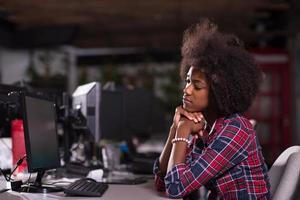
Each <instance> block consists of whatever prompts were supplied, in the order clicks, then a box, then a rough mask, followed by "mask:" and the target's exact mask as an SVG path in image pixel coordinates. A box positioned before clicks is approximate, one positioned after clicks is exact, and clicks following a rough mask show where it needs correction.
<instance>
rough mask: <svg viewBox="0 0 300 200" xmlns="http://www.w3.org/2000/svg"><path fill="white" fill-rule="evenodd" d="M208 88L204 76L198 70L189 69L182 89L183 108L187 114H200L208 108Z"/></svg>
mask: <svg viewBox="0 0 300 200" xmlns="http://www.w3.org/2000/svg"><path fill="white" fill-rule="evenodd" d="M208 96H209V87H208V84H207V82H206V78H205V74H204V73H203V72H201V71H200V70H199V69H196V68H194V67H193V66H192V67H190V69H189V71H188V73H187V75H186V85H185V88H184V89H183V99H182V102H183V108H184V109H186V110H187V111H189V112H200V111H203V110H204V109H205V108H207V107H208Z"/></svg>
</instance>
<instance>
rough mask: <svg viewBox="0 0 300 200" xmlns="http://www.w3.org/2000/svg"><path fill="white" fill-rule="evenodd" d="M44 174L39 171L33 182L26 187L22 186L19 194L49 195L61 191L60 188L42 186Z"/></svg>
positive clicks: (42, 171)
mask: <svg viewBox="0 0 300 200" xmlns="http://www.w3.org/2000/svg"><path fill="white" fill-rule="evenodd" d="M44 173H45V171H44V170H39V171H38V173H37V177H36V180H35V182H34V183H32V184H28V185H22V187H21V190H20V192H28V193H50V192H60V191H63V188H61V187H56V186H52V185H42V177H43V175H44Z"/></svg>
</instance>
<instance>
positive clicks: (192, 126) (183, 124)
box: [177, 117, 205, 138]
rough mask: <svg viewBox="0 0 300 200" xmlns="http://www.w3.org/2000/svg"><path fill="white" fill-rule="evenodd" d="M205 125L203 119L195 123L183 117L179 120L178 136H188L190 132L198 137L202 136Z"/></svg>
mask: <svg viewBox="0 0 300 200" xmlns="http://www.w3.org/2000/svg"><path fill="white" fill-rule="evenodd" d="M204 126H205V125H204V122H203V120H202V121H200V122H197V123H195V122H194V121H192V120H189V119H187V118H185V117H182V118H181V119H180V121H179V122H178V127H177V137H185V138H187V137H188V136H189V135H190V134H191V135H193V136H195V137H196V138H198V137H202V135H203V128H204Z"/></svg>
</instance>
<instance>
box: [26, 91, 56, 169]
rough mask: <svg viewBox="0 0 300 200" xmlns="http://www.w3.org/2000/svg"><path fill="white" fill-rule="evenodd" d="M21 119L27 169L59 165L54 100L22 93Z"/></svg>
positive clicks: (49, 167)
mask: <svg viewBox="0 0 300 200" xmlns="http://www.w3.org/2000/svg"><path fill="white" fill-rule="evenodd" d="M23 121H24V133H25V145H26V154H27V162H28V171H29V172H35V171H38V170H45V169H52V168H56V167H59V166H60V158H59V150H58V138H57V131H56V114H55V104H54V102H52V101H49V100H46V99H42V98H40V97H35V96H31V95H29V94H24V95H23Z"/></svg>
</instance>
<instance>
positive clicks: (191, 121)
mask: <svg viewBox="0 0 300 200" xmlns="http://www.w3.org/2000/svg"><path fill="white" fill-rule="evenodd" d="M205 123H206V121H205V119H204V116H203V115H202V113H201V112H194V113H191V112H188V111H186V110H185V109H183V108H182V106H178V107H177V108H176V110H175V115H174V118H173V127H176V129H177V128H178V127H179V126H180V130H181V131H180V132H181V133H184V134H185V136H184V135H181V136H180V137H187V135H186V134H187V133H188V134H192V135H194V136H195V137H197V138H198V137H201V136H202V135H203V134H202V133H203V132H202V130H203V129H204V128H205ZM180 132H178V134H180ZM177 137H179V136H178V135H177Z"/></svg>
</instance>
